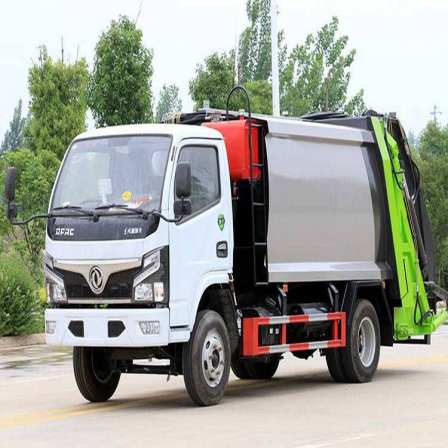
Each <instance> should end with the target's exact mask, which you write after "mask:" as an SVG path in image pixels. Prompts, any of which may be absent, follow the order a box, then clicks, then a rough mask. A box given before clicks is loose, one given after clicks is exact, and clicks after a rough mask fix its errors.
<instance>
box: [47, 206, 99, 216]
mask: <svg viewBox="0 0 448 448" xmlns="http://www.w3.org/2000/svg"><path fill="white" fill-rule="evenodd" d="M64 210H70V211H74V212H78V213H80V214H81V215H86V216H94V215H95V213H93V212H92V211H90V210H86V209H84V208H82V207H80V206H79V205H63V206H61V207H54V208H52V209H51V211H50V214H52V213H53V212H55V211H64Z"/></svg>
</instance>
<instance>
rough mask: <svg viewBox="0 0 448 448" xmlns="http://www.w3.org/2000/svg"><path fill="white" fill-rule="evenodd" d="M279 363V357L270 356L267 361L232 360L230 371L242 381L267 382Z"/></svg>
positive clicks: (235, 358) (236, 358) (237, 358)
mask: <svg viewBox="0 0 448 448" xmlns="http://www.w3.org/2000/svg"><path fill="white" fill-rule="evenodd" d="M279 363H280V357H279V356H272V357H270V358H269V359H268V360H263V361H261V360H255V359H241V358H239V357H236V356H235V357H234V358H232V371H233V373H234V374H235V375H236V376H237V377H238V378H240V379H242V380H268V379H270V378H272V377H273V376H274V375H275V372H277V369H278V365H279Z"/></svg>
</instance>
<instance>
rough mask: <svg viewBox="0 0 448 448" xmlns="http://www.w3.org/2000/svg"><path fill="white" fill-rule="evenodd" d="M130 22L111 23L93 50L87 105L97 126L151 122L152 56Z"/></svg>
mask: <svg viewBox="0 0 448 448" xmlns="http://www.w3.org/2000/svg"><path fill="white" fill-rule="evenodd" d="M142 40H143V34H142V32H141V31H140V30H139V29H137V27H136V25H135V23H134V22H132V21H131V20H130V19H129V18H127V17H123V16H120V18H119V19H118V20H117V21H112V23H111V25H110V27H109V29H108V30H106V31H105V32H104V33H103V34H102V35H101V37H100V39H99V41H98V43H97V45H96V49H95V61H94V68H93V73H92V76H91V78H90V83H89V88H88V104H89V107H90V108H91V109H92V113H93V117H94V119H95V121H96V124H97V125H98V126H113V125H119V124H131V123H145V122H150V121H152V93H151V79H152V75H153V68H152V59H153V53H152V51H151V50H149V49H147V48H146V47H145V46H144V45H143V41H142Z"/></svg>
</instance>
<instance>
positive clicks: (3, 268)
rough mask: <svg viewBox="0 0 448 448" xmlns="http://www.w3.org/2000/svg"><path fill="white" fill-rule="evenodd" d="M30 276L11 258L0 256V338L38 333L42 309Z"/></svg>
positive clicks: (18, 261)
mask: <svg viewBox="0 0 448 448" xmlns="http://www.w3.org/2000/svg"><path fill="white" fill-rule="evenodd" d="M41 308H42V307H41V304H40V301H39V297H38V293H37V287H36V284H35V282H34V280H33V277H32V276H31V274H30V273H29V272H28V271H27V269H26V268H25V267H24V266H23V264H22V263H21V262H20V259H18V258H17V257H15V256H11V255H9V256H5V255H3V256H1V257H0V336H18V335H24V334H31V333H34V332H39V331H42V309H41Z"/></svg>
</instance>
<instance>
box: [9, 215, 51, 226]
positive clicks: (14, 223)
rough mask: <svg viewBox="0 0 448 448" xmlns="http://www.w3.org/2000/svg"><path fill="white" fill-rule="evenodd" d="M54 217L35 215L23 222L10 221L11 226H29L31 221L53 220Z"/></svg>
mask: <svg viewBox="0 0 448 448" xmlns="http://www.w3.org/2000/svg"><path fill="white" fill-rule="evenodd" d="M51 217H52V215H48V214H43V213H42V214H38V215H33V216H31V217H30V218H28V219H24V220H23V221H17V220H15V219H14V220H11V221H9V222H10V224H11V225H13V226H26V225H27V224H29V223H30V222H31V221H34V220H36V219H49V218H51Z"/></svg>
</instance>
